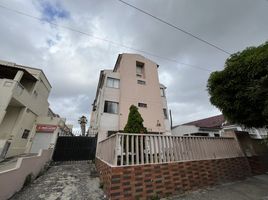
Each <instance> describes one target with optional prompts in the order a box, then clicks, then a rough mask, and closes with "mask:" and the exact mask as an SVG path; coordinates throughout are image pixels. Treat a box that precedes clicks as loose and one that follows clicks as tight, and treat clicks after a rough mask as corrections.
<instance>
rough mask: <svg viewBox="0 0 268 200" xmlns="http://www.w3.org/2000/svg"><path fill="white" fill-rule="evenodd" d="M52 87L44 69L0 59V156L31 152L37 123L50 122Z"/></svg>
mask: <svg viewBox="0 0 268 200" xmlns="http://www.w3.org/2000/svg"><path fill="white" fill-rule="evenodd" d="M50 90H51V85H50V83H49V81H48V80H47V78H46V76H45V74H44V73H43V71H42V70H40V69H36V68H32V67H26V66H22V65H17V64H15V63H10V62H5V61H0V159H1V158H2V159H3V158H5V157H10V156H15V155H19V154H23V153H27V152H29V151H30V149H31V145H32V142H33V140H34V136H35V132H36V126H37V125H38V124H46V123H48V124H49V123H50V121H48V120H47V119H46V118H51V115H50V110H49V103H48V96H49V93H50ZM52 118H53V117H52ZM58 118H59V116H58ZM43 119H45V120H44V121H43ZM52 121H53V120H52ZM44 122H45V123H44ZM52 124H55V122H53V123H52Z"/></svg>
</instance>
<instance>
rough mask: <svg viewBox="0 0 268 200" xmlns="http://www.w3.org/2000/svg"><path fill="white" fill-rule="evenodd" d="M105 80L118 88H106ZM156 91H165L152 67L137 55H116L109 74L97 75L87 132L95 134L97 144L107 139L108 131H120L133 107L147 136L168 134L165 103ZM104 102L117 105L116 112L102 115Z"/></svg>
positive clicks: (104, 71)
mask: <svg viewBox="0 0 268 200" xmlns="http://www.w3.org/2000/svg"><path fill="white" fill-rule="evenodd" d="M137 65H138V67H137ZM140 66H142V67H140ZM137 68H140V69H137ZM137 70H138V71H137ZM109 78H113V80H114V79H116V81H117V80H119V87H118V86H117V88H113V87H109V84H108V83H107V82H108V81H107V79H109ZM160 88H162V89H163V90H164V89H165V87H164V86H163V85H161V84H160V83H159V78H158V65H157V64H156V63H154V62H153V61H151V60H149V59H147V58H145V57H143V56H141V55H138V54H120V55H119V56H118V59H117V62H116V64H115V67H114V69H113V70H103V71H101V74H100V79H99V84H98V88H97V93H96V98H95V101H94V103H93V111H92V113H91V123H90V131H91V132H94V133H98V134H99V140H102V139H105V138H106V137H107V133H108V131H121V130H123V129H124V127H125V125H126V123H127V119H128V114H129V108H130V106H131V105H135V106H137V107H138V109H139V112H140V113H141V115H142V117H143V119H144V126H145V127H146V128H147V130H148V132H154V133H170V126H169V119H168V115H167V113H168V107H167V103H166V102H167V101H166V97H165V95H163V93H161V92H160ZM161 94H162V95H161ZM164 94H165V92H164ZM105 101H110V102H116V103H118V110H117V111H118V112H117V113H107V112H105ZM140 104H142V105H144V104H145V105H146V107H143V106H139V105H140ZM163 109H165V111H166V115H165V114H164V110H163Z"/></svg>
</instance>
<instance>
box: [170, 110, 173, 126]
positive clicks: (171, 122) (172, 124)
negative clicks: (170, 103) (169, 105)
mask: <svg viewBox="0 0 268 200" xmlns="http://www.w3.org/2000/svg"><path fill="white" fill-rule="evenodd" d="M169 116H170V130H172V127H173V124H172V114H171V110H169Z"/></svg>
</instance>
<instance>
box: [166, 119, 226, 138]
mask: <svg viewBox="0 0 268 200" xmlns="http://www.w3.org/2000/svg"><path fill="white" fill-rule="evenodd" d="M224 122H225V119H224V117H223V115H217V116H213V117H208V118H205V119H200V120H196V121H192V122H188V123H185V124H181V125H177V126H174V127H172V130H171V132H172V135H175V136H191V135H192V136H209V137H219V136H220V131H221V129H222V124H223V123H224Z"/></svg>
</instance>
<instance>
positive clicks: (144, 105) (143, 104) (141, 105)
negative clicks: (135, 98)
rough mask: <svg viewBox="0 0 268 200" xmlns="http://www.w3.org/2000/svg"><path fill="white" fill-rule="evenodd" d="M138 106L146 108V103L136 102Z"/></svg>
mask: <svg viewBox="0 0 268 200" xmlns="http://www.w3.org/2000/svg"><path fill="white" fill-rule="evenodd" d="M138 106H139V107H141V108H147V104H146V103H138Z"/></svg>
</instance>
